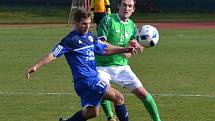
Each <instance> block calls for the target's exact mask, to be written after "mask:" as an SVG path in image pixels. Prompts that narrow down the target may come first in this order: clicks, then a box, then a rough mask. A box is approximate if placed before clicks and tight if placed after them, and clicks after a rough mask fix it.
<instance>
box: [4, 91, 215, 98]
mask: <svg viewBox="0 0 215 121" xmlns="http://www.w3.org/2000/svg"><path fill="white" fill-rule="evenodd" d="M0 95H76V94H75V93H69V92H62V93H60V92H35V93H34V92H0ZM124 95H125V96H132V95H134V94H124ZM152 95H155V96H161V97H207V98H215V95H200V94H164V93H163V94H162V93H160V94H152Z"/></svg>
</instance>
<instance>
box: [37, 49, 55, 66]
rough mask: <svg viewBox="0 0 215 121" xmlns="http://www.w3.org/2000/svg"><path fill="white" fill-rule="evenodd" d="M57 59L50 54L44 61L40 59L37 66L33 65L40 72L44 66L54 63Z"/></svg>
mask: <svg viewBox="0 0 215 121" xmlns="http://www.w3.org/2000/svg"><path fill="white" fill-rule="evenodd" d="M55 59H56V57H55V56H54V55H53V54H52V53H49V54H47V55H46V56H44V57H43V58H42V59H40V60H39V61H38V62H37V63H36V64H35V65H33V67H34V68H35V69H36V70H38V69H39V68H41V67H42V66H44V65H46V64H48V63H50V62H52V61H53V60H55Z"/></svg>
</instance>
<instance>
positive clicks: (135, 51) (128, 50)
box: [124, 47, 137, 54]
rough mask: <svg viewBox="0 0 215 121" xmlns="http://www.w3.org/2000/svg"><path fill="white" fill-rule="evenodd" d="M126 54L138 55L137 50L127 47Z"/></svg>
mask: <svg viewBox="0 0 215 121" xmlns="http://www.w3.org/2000/svg"><path fill="white" fill-rule="evenodd" d="M124 53H132V54H136V53H137V50H136V49H135V48H134V47H125V48H124Z"/></svg>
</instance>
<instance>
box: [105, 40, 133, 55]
mask: <svg viewBox="0 0 215 121" xmlns="http://www.w3.org/2000/svg"><path fill="white" fill-rule="evenodd" d="M104 43H105V44H106V45H107V48H105V51H104V54H103V55H113V54H119V53H133V54H135V53H136V50H135V48H134V47H131V46H130V47H125V48H122V47H118V46H113V45H111V44H109V43H107V42H104Z"/></svg>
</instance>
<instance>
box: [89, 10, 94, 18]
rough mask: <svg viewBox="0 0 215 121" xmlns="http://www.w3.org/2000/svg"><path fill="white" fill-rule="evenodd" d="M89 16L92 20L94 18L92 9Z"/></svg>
mask: <svg viewBox="0 0 215 121" xmlns="http://www.w3.org/2000/svg"><path fill="white" fill-rule="evenodd" d="M90 18H91V19H92V20H93V18H94V12H93V11H91V12H90Z"/></svg>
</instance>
